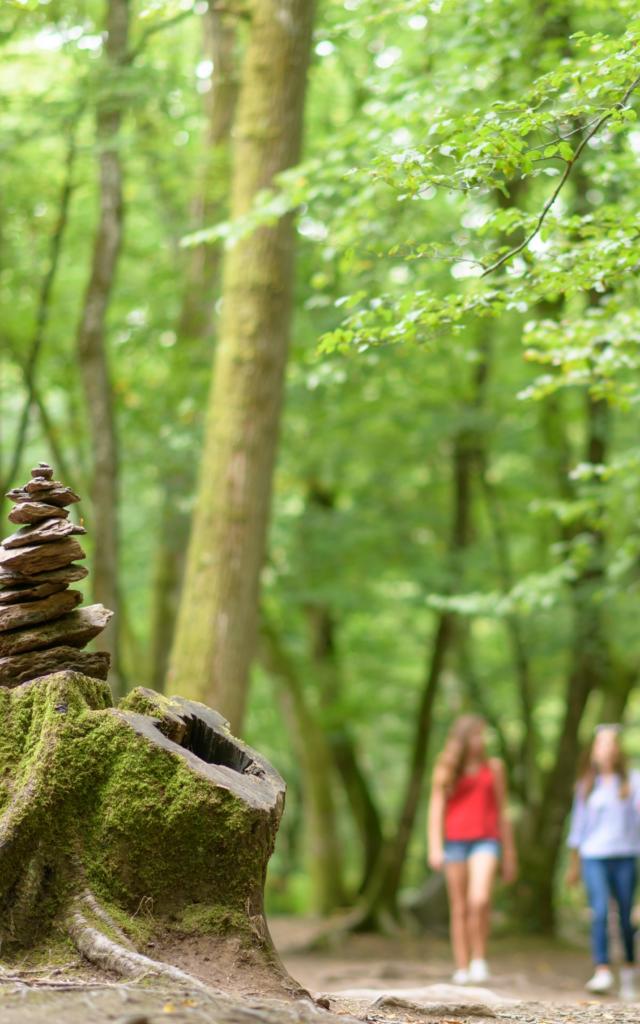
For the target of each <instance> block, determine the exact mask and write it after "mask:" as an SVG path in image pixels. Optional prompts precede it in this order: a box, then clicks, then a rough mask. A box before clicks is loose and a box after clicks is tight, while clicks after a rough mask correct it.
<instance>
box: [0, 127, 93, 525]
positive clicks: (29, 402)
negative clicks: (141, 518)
mask: <svg viewBox="0 0 640 1024" xmlns="http://www.w3.org/2000/svg"><path fill="white" fill-rule="evenodd" d="M76 149H77V147H76V136H75V124H74V125H71V126H69V140H68V144H67V156H66V160H65V173H64V179H63V182H62V188H61V190H60V202H59V206H58V216H57V219H56V223H55V226H54V229H53V234H52V235H51V242H50V245H49V263H48V266H47V270H46V273H45V275H44V277H43V279H42V283H41V285H40V294H39V296H38V304H37V308H36V322H35V327H34V331H33V337H32V339H31V345H30V348H29V352H28V354H27V358H26V361H25V362H24V364H23V365H22V367H21V369H22V375H23V378H24V386H25V390H26V395H25V399H24V404H23V406H22V411H21V413H20V415H19V417H18V432H17V436H16V441H15V445H14V449H13V452H12V453H11V457H10V459H9V462H8V465H7V469H6V475H5V474H4V473H3V474H0V518H4V501H5V497H4V496H5V492H6V491H7V490H8V489H9V487H10V486H11V484H12V483H13V481H14V480H15V478H16V475H17V473H18V470H19V468H20V461H21V459H22V453H23V451H24V446H25V443H26V440H27V433H28V428H29V421H30V417H31V413H32V411H33V408H34V406H38V405H39V401H38V389H37V375H36V370H37V364H38V359H39V357H40V353H41V351H42V346H43V344H44V339H45V333H46V329H47V324H48V323H49V315H50V311H51V293H52V291H53V285H54V283H55V279H56V275H57V273H58V265H59V263H60V253H61V252H62V243H63V240H64V235H65V231H66V228H67V222H68V219H69V206H70V204H71V196H72V194H73V187H74V184H73V172H74V168H75V160H76ZM57 465H60V463H59V462H58V463H57ZM61 468H62V467H61ZM67 479H68V480H69V482H70V483H71V484H72V485H73V486H77V481H74V479H73V476H72V475H71V476H68V477H67Z"/></svg>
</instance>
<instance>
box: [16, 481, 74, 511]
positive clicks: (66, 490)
mask: <svg viewBox="0 0 640 1024" xmlns="http://www.w3.org/2000/svg"><path fill="white" fill-rule="evenodd" d="M23 490H25V491H26V492H27V494H29V495H30V496H31V497H32V498H36V500H39V499H42V500H43V501H46V502H48V503H49V504H50V505H72V504H73V503H74V502H75V501H80V495H79V494H76V493H75V491H72V490H71V488H70V487H65V486H64V484H62V483H60V481H59V480H47V478H46V477H40V476H35V477H33V478H32V479H31V480H29V482H28V483H26V484H25V485H24V488H23Z"/></svg>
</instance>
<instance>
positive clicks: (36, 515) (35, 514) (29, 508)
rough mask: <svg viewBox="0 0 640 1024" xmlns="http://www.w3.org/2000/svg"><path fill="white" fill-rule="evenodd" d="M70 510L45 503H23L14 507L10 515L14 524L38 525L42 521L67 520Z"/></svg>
mask: <svg viewBox="0 0 640 1024" xmlns="http://www.w3.org/2000/svg"><path fill="white" fill-rule="evenodd" d="M68 515H69V510H68V509H66V508H62V507H58V506H57V505H47V504H46V502H44V501H32V500H31V499H29V500H28V501H21V502H20V503H19V504H18V505H14V506H13V508H12V509H11V511H10V513H9V520H10V521H11V522H12V523H38V522H40V520H41V519H51V518H52V517H54V518H56V519H66V518H67V516H68Z"/></svg>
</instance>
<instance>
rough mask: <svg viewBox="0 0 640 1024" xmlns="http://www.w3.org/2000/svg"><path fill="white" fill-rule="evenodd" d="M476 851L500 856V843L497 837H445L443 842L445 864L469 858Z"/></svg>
mask: <svg viewBox="0 0 640 1024" xmlns="http://www.w3.org/2000/svg"><path fill="white" fill-rule="evenodd" d="M476 853H492V854H493V855H494V857H496V858H498V857H500V843H499V841H498V840H497V839H447V840H446V841H445V844H444V859H445V863H446V864H458V863H460V862H461V861H465V860H469V857H473V856H474V854H476Z"/></svg>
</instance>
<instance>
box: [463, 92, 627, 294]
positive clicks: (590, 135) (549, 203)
mask: <svg viewBox="0 0 640 1024" xmlns="http://www.w3.org/2000/svg"><path fill="white" fill-rule="evenodd" d="M639 85H640V75H638V77H637V78H636V79H634V81H633V82H632V83H631V85H630V86H629V88H628V89H627V91H626V92H625V94H624V96H623V97H622V99H621V100H619V101H618V103H616V104H615V105H614V107H613V109H612V110H609V111H608V112H607V113H606V114H603V116H602V117H600V118H598V120H597V121H596V123H595V124H594V126H593V128H592V129H591V131H590V132H588V133H587V134H586V135H585V136H584V138H583V139H581V141H580V144H579V145H578V147H577V149H576V151H575V153H574V154H573V156H572V157H571V159H570V160H567V165H566V167H565V169H564V172H563V174H562V177H561V178H560V181H559V182H558V184H557V186H556V188H555V189H554V191H553V192H552V193H551V195H550V196H549V198H548V199H547V201H546V203H545V204H544V206H543V208H542V212H541V213H540V216H539V217H538V220H537V221H536V224H535V227H534V228H533V229H532V231H530V233H529V234H528V235H527V236H526V237H525V238H524V239H523V241H522V242H520V244H519V245H516V246H514V248H513V249H510V250H509V251H508V252H506V253H504V255H503V256H501V257H500V259H498V260H496V261H495V263H492V264H491V266H489V267H487V269H486V270H485V271H484V272H483V273H482V275H481V276H482V277H487V275H488V274H493V272H494V271H495V270H498V269H499V268H500V267H502V266H504V264H505V263H507V262H508V261H509V260H510V259H513V257H514V256H517V255H518V253H519V252H522V250H523V249H526V248H527V246H528V245H529V244H530V243H531V242H532V241H533V239H534V238H535V237H536V235H537V234H538V233H539V231H540V229H541V227H542V225H543V224H544V222H545V220H546V218H547V214H548V213H549V211H550V210H551V208H552V207H553V205H554V203H555V201H556V199H557V198H558V196H559V195H560V193H561V192H562V189H563V188H564V186H565V184H566V183H567V180H568V178H569V176H570V174H571V172H572V170H573V168H574V167H575V165H576V163H577V162H578V160H579V159H580V157H581V156H582V153H583V151H584V150H585V148H586V147H587V146H588V144H589V142H590V141H591V139H592V138H593V137H594V135H597V133H598V132H599V131H600V129H601V128H602V126H603V125H604V124H606V122H607V121H608V120H609V119H610V118H611V117H613V114H614V112H615V111H616V110H623V109H624V107H626V105H627V102H628V101H629V98H630V97H631V95H632V94H633V93H634V92H635V90H636V89H637V88H638V86H639Z"/></svg>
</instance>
